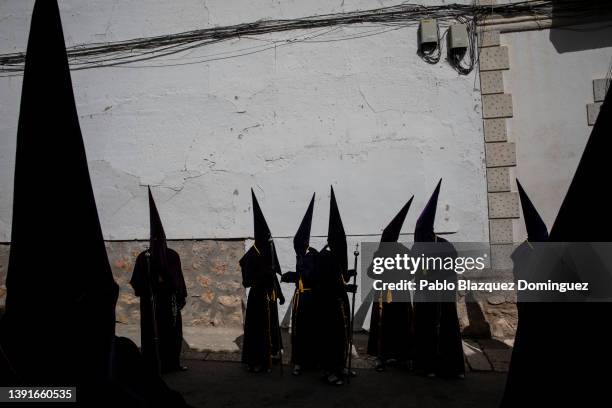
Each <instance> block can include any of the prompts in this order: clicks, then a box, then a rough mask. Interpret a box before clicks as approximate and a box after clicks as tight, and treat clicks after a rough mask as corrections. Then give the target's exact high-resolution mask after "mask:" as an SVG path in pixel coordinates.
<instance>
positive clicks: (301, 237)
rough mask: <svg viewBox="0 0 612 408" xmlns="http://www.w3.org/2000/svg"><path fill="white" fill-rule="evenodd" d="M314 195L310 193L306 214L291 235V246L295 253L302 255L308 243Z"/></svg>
mask: <svg viewBox="0 0 612 408" xmlns="http://www.w3.org/2000/svg"><path fill="white" fill-rule="evenodd" d="M314 200H315V195H314V194H313V195H312V198H311V199H310V204H308V209H306V214H304V218H303V219H302V222H301V223H300V227H299V228H298V230H297V232H296V233H295V237H293V248H294V249H295V253H296V255H303V254H305V253H306V250H307V249H308V245H310V227H311V226H312V213H313V210H314Z"/></svg>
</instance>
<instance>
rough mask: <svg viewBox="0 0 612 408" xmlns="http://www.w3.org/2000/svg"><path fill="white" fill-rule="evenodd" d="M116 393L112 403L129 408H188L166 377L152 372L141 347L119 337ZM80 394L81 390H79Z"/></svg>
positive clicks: (117, 341)
mask: <svg viewBox="0 0 612 408" xmlns="http://www.w3.org/2000/svg"><path fill="white" fill-rule="evenodd" d="M113 380H114V385H115V386H114V388H113V393H114V394H115V395H116V397H115V398H108V400H109V403H108V405H107V406H113V405H114V404H113V403H112V402H110V401H122V404H123V406H129V407H184V406H187V404H186V402H185V400H184V399H183V397H182V396H181V394H179V393H178V392H176V391H174V390H172V389H170V388H169V387H168V386H167V385H166V383H165V382H164V381H163V380H162V378H161V377H160V376H159V375H157V374H156V373H153V372H151V370H150V369H149V366H148V364H147V362H146V361H145V359H144V357H143V356H142V355H141V354H140V352H139V350H138V346H136V344H134V342H133V341H132V340H130V339H128V338H125V337H115V341H114V347H113ZM77 393H78V391H77Z"/></svg>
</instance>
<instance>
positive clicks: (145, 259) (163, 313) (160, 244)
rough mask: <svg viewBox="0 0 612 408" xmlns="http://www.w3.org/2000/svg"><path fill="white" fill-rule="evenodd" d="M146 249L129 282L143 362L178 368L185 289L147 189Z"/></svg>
mask: <svg viewBox="0 0 612 408" xmlns="http://www.w3.org/2000/svg"><path fill="white" fill-rule="evenodd" d="M149 217H150V241H149V248H148V249H147V250H145V251H143V252H141V253H140V254H138V257H137V258H136V264H135V265H134V273H133V274H132V279H131V280H130V285H132V288H134V293H135V295H136V296H138V297H139V298H140V338H141V347H142V355H143V358H144V361H145V362H146V364H147V365H148V366H149V368H150V369H151V370H152V371H154V372H162V373H166V372H170V371H177V370H182V369H184V367H182V366H181V363H180V354H181V347H182V344H183V320H182V317H181V310H182V309H183V307H184V306H185V299H186V298H187V289H186V287H185V279H184V277H183V270H182V268H181V259H180V257H179V255H178V254H177V253H176V251H174V250H173V249H170V248H168V244H167V242H166V234H165V232H164V227H163V225H162V222H161V218H160V216H159V212H158V211H157V206H156V205H155V201H154V200H153V195H152V194H151V189H150V188H149Z"/></svg>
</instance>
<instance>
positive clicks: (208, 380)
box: [165, 360, 506, 408]
mask: <svg viewBox="0 0 612 408" xmlns="http://www.w3.org/2000/svg"><path fill="white" fill-rule="evenodd" d="M186 364H187V365H188V366H189V371H186V372H178V373H172V374H169V375H167V376H165V379H166V381H167V383H168V385H169V386H171V387H172V388H174V389H175V390H177V391H179V392H180V393H181V394H182V395H183V397H184V398H185V399H186V400H187V402H188V403H189V404H191V405H193V406H195V407H246V406H251V407H281V406H282V407H313V408H323V407H400V406H401V407H406V408H410V407H432V408H435V407H444V408H453V407H466V408H467V407H470V408H479V407H483V408H484V407H486V408H491V407H497V406H499V401H500V399H501V395H502V392H503V389H504V384H505V380H506V375H505V374H503V373H496V372H483V373H476V372H472V373H468V375H467V376H466V378H465V380H459V379H455V380H444V379H438V378H433V379H432V378H424V377H419V376H416V375H414V374H412V373H410V372H408V371H405V370H402V369H399V368H398V369H389V370H388V371H386V372H384V373H378V372H376V371H374V370H370V369H360V370H357V372H358V376H357V377H356V378H354V379H352V380H351V383H350V384H345V385H344V386H330V385H326V384H324V383H322V381H321V380H320V378H319V374H318V372H316V371H313V372H305V373H303V374H302V376H300V377H294V376H292V375H291V373H290V370H289V369H288V367H285V370H284V374H283V375H282V376H281V374H280V372H279V370H278V367H277V368H275V371H273V372H272V373H269V374H251V373H248V372H246V371H245V370H244V368H243V367H242V365H241V364H240V363H237V362H222V361H202V360H188V361H186Z"/></svg>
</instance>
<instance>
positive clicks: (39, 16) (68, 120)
mask: <svg viewBox="0 0 612 408" xmlns="http://www.w3.org/2000/svg"><path fill="white" fill-rule="evenodd" d="M41 177H42V178H41ZM45 177H49V178H54V179H61V182H59V183H51V182H48V181H47V180H45V179H44V178H45ZM67 247H69V248H70V250H69V252H67ZM6 286H7V297H6V311H5V314H4V316H3V317H2V319H1V320H0V384H2V385H3V386H9V385H11V386H19V387H21V386H40V385H45V386H68V385H69V386H74V387H76V399H77V402H76V403H69V404H68V405H70V406H75V407H76V406H87V407H90V406H142V407H152V406H170V405H172V406H184V405H185V402H184V401H183V399H182V398H181V396H180V395H179V394H177V393H175V392H173V391H171V390H170V389H168V388H167V387H166V386H165V384H164V383H163V380H162V379H161V378H159V377H156V378H151V377H147V378H144V377H139V373H140V370H139V369H138V367H137V366H138V364H136V365H133V364H127V365H126V364H124V363H125V362H126V356H125V355H124V354H123V353H122V352H121V349H122V346H121V343H122V341H121V339H119V338H117V337H115V303H116V301H117V294H118V287H117V284H116V283H115V281H114V279H113V275H112V271H111V267H110V264H109V261H108V257H107V254H106V248H105V244H104V239H103V237H102V229H101V227H100V221H99V218H98V211H97V208H96V203H95V199H94V194H93V190H92V185H91V181H90V178H89V169H88V166H87V157H86V154H85V147H84V145H83V138H82V135H81V129H80V125H79V120H78V113H77V109H76V105H75V101H74V95H73V92H72V82H71V79H70V70H69V67H68V59H67V56H66V49H65V45H64V36H63V33H62V24H61V19H60V13H59V8H58V5H57V2H56V1H53V0H38V1H36V3H35V4H34V9H33V12H32V22H31V25H30V36H29V40H28V48H27V52H26V62H25V70H24V75H23V88H22V93H21V108H20V112H19V124H18V129H17V151H16V159H15V184H14V190H13V221H12V231H11V248H10V257H9V265H8V271H7V281H6ZM126 378H130V379H131V381H129V382H127V381H124V380H125V379H126ZM134 382H139V383H140V384H142V386H141V387H139V388H138V389H136V388H135V387H134V386H133V383H134ZM153 389H155V391H152V390H153Z"/></svg>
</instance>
